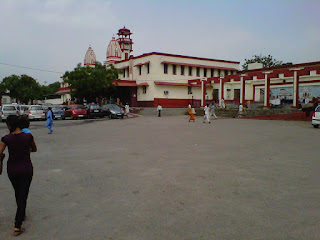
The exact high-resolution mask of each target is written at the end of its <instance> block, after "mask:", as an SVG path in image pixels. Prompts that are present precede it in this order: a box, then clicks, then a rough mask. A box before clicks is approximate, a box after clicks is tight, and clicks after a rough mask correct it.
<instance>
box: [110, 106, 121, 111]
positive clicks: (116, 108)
mask: <svg viewBox="0 0 320 240" xmlns="http://www.w3.org/2000/svg"><path fill="white" fill-rule="evenodd" d="M110 109H114V110H118V111H119V110H121V108H120V107H119V106H118V105H111V106H110Z"/></svg>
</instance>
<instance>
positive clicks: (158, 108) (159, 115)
mask: <svg viewBox="0 0 320 240" xmlns="http://www.w3.org/2000/svg"><path fill="white" fill-rule="evenodd" d="M157 111H158V117H161V111H162V106H161V105H160V103H159V104H158V107H157Z"/></svg>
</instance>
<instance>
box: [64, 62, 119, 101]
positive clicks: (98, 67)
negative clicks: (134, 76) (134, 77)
mask: <svg viewBox="0 0 320 240" xmlns="http://www.w3.org/2000/svg"><path fill="white" fill-rule="evenodd" d="M118 73H119V70H118V69H116V68H115V67H114V66H112V65H110V66H108V68H106V67H105V66H103V65H102V64H101V63H99V62H96V64H95V67H94V68H92V67H89V66H84V67H82V66H81V64H80V63H79V64H78V65H77V67H76V68H74V70H73V71H71V72H68V71H67V72H66V73H65V74H64V76H63V78H64V79H65V81H66V82H67V83H68V84H69V87H70V89H71V91H72V95H73V97H77V98H80V99H83V98H85V99H87V100H88V101H95V99H96V98H101V97H104V96H106V95H107V94H108V93H109V91H110V89H111V88H112V87H114V85H113V84H112V83H113V81H114V80H117V79H118Z"/></svg>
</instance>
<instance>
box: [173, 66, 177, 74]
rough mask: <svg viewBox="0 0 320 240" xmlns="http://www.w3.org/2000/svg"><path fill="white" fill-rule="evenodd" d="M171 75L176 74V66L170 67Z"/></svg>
mask: <svg viewBox="0 0 320 240" xmlns="http://www.w3.org/2000/svg"><path fill="white" fill-rule="evenodd" d="M172 74H173V75H176V74H177V66H176V65H172Z"/></svg>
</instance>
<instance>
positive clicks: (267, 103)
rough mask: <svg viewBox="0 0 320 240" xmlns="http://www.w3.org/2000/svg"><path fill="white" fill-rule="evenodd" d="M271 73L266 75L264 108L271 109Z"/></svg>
mask: <svg viewBox="0 0 320 240" xmlns="http://www.w3.org/2000/svg"><path fill="white" fill-rule="evenodd" d="M268 74H269V73H265V80H264V106H263V107H265V108H268V107H270V77H269V76H268Z"/></svg>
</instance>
